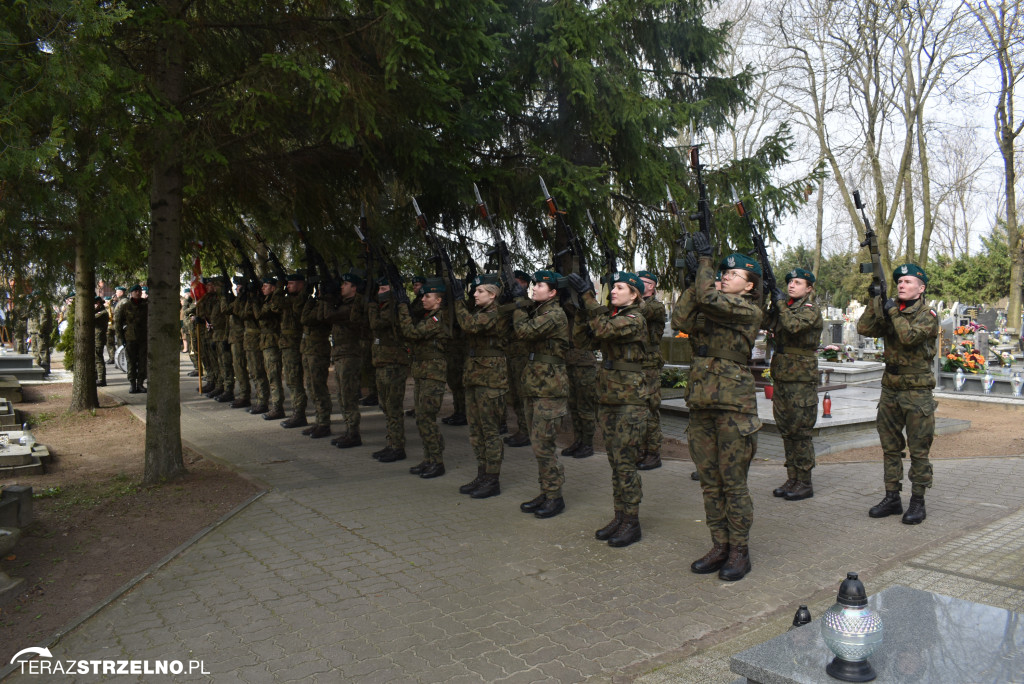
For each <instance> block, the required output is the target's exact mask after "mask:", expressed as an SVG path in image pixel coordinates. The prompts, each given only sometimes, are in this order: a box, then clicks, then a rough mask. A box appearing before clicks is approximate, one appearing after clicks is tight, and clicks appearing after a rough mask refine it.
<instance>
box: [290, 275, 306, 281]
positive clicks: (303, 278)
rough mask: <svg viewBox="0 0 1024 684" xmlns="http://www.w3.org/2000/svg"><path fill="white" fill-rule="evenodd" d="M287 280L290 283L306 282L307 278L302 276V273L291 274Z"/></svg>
mask: <svg viewBox="0 0 1024 684" xmlns="http://www.w3.org/2000/svg"><path fill="white" fill-rule="evenodd" d="M287 280H288V281H292V280H301V281H303V282H305V281H306V276H305V275H304V274H302V273H289V274H288V277H287Z"/></svg>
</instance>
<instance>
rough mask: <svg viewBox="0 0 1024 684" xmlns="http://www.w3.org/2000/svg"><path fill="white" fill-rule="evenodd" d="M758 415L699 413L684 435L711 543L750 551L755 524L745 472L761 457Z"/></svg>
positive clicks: (731, 412)
mask: <svg viewBox="0 0 1024 684" xmlns="http://www.w3.org/2000/svg"><path fill="white" fill-rule="evenodd" d="M759 426H760V423H759V422H758V420H757V416H756V415H752V414H746V413H737V412H735V411H724V410H720V409H698V410H691V411H690V424H689V426H688V427H687V429H686V434H687V438H688V439H689V443H690V444H689V446H690V458H692V459H693V463H694V465H696V466H697V473H698V474H699V475H700V488H701V490H702V491H703V493H704V517H705V519H706V520H707V525H708V528H709V529H710V530H711V539H712V540H714V541H716V542H718V543H721V544H739V545H746V544H747V542H748V540H749V538H750V526H751V525H752V524H753V522H754V504H753V502H752V501H751V499H750V490H749V489H747V471H748V470H750V462H751V460H753V458H754V453H755V452H756V451H757V430H758V428H759Z"/></svg>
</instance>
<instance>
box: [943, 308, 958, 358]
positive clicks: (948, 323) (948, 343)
mask: <svg viewBox="0 0 1024 684" xmlns="http://www.w3.org/2000/svg"><path fill="white" fill-rule="evenodd" d="M954 327H955V326H954V325H953V319H952V318H947V319H945V320H944V321H942V323H941V324H940V325H939V358H943V359H944V358H946V354H948V353H950V352H951V351H952V350H953V345H954V344H956V341H955V340H954V339H953V328H954Z"/></svg>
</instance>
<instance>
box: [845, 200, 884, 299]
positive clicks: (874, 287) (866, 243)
mask: <svg viewBox="0 0 1024 684" xmlns="http://www.w3.org/2000/svg"><path fill="white" fill-rule="evenodd" d="M853 203H854V205H856V207H857V208H858V209H860V215H861V218H862V219H864V240H862V241H861V243H860V246H861V247H867V248H868V252H870V254H871V263H870V264H863V263H862V264H861V265H860V272H861V273H870V274H871V285H869V286H868V294H869V295H871V296H872V297H881V298H882V301H883V302H884V301H885V299H886V298H887V297H888V294H887V293H886V288H885V273H884V272H883V271H882V254H881V252H879V251H878V235H877V234H876V233H875V231H873V230H871V221H868V215H867V212H865V211H864V203H863V202H861V201H860V191H859V190H854V191H853Z"/></svg>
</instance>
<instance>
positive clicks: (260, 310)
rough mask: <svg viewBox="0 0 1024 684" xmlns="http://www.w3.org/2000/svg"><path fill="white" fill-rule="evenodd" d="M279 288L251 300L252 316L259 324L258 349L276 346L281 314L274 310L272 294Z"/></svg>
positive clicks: (279, 331) (279, 334)
mask: <svg viewBox="0 0 1024 684" xmlns="http://www.w3.org/2000/svg"><path fill="white" fill-rule="evenodd" d="M279 291H280V290H274V291H273V292H271V293H270V295H269V296H266V295H262V294H261V295H256V297H254V298H253V302H252V311H253V316H254V317H255V318H256V321H257V322H258V323H259V326H260V349H273V348H275V347H277V346H278V342H277V339H278V338H279V337H280V336H281V314H279V313H277V312H276V311H274V307H273V304H272V302H273V300H274V296H275V295H276V294H277V293H278V292H279Z"/></svg>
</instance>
